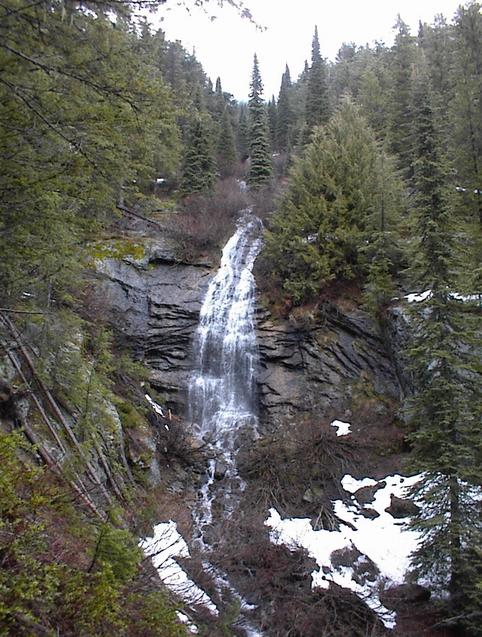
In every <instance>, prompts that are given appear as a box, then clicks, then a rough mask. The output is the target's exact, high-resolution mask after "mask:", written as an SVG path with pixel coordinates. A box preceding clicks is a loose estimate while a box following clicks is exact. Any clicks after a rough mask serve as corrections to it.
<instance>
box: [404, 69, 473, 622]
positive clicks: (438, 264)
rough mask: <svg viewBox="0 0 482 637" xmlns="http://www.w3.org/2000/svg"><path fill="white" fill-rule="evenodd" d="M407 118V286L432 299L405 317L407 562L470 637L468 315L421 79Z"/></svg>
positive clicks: (426, 85)
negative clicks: (410, 140) (410, 337)
mask: <svg viewBox="0 0 482 637" xmlns="http://www.w3.org/2000/svg"><path fill="white" fill-rule="evenodd" d="M413 113H414V120H413V121H414V131H413V133H414V162H413V169H414V179H413V181H414V185H415V188H416V190H415V196H414V199H415V200H414V207H415V215H416V236H417V240H416V245H415V246H414V259H413V266H412V268H411V271H412V276H413V277H414V280H415V282H416V283H417V284H418V285H419V286H421V287H422V288H423V289H427V288H428V289H430V290H431V292H430V294H429V296H428V297H427V298H426V299H425V300H424V301H423V306H422V307H423V309H422V310H421V309H420V307H416V308H415V310H414V311H413V313H412V317H413V328H414V334H415V336H414V341H413V343H412V346H411V348H410V350H409V355H410V358H411V361H412V370H413V375H414V385H415V387H416V392H415V395H414V396H413V398H412V399H411V401H410V406H409V410H408V413H409V420H410V423H411V426H412V428H413V430H414V433H413V434H412V442H413V453H412V458H413V468H414V469H415V470H416V471H419V472H421V478H420V482H419V483H418V485H417V487H416V491H415V494H414V495H415V496H416V498H417V501H418V503H419V504H422V506H421V508H420V511H419V513H418V515H416V516H415V518H414V520H413V526H414V528H416V529H417V530H418V531H419V532H420V533H421V537H422V540H421V543H420V544H419V547H418V549H417V550H416V552H415V553H414V555H413V561H412V564H413V567H414V569H415V572H416V573H417V575H419V576H423V577H425V578H428V579H429V581H430V582H431V585H432V587H433V588H434V589H435V590H437V591H438V592H439V593H442V592H443V591H444V590H447V589H448V590H449V592H450V595H451V601H452V606H453V610H454V613H455V614H456V615H457V616H458V620H457V622H458V623H459V624H464V625H465V627H466V628H467V629H468V630H469V632H470V631H471V630H472V628H473V627H474V625H475V623H474V625H472V626H471V623H472V620H471V617H472V615H473V612H474V610H476V608H477V605H478V607H479V608H480V601H481V590H482V589H481V579H480V573H481V572H482V571H481V570H480V567H481V566H482V560H481V555H480V551H479V550H478V548H477V547H480V546H481V540H482V527H481V524H480V517H479V513H478V504H477V501H476V497H475V496H476V494H475V486H476V485H480V483H481V475H480V466H481V459H482V458H481V441H480V429H479V426H480V423H479V422H478V418H479V417H480V412H479V416H478V415H477V412H478V411H479V410H480V395H479V394H478V392H477V384H478V382H480V377H479V374H478V373H477V370H476V368H475V366H474V361H473V360H472V359H471V353H472V352H473V336H474V332H473V326H472V319H471V313H470V311H467V308H466V307H465V304H464V303H463V301H461V300H459V299H457V298H456V297H454V295H453V284H454V271H455V270H456V268H455V263H454V260H453V254H454V232H453V220H452V219H451V216H452V210H451V206H450V198H449V196H448V193H447V190H446V186H445V184H446V174H445V173H446V167H445V166H444V160H443V154H442V152H441V144H440V142H439V138H438V131H437V127H436V125H435V117H434V112H433V101H432V97H431V94H430V79H429V76H428V74H427V73H424V72H420V73H419V76H418V77H417V79H416V80H415V88H414V95H413ZM478 396H479V398H478ZM479 619H480V615H479ZM474 621H475V622H477V621H478V620H477V617H475V620H474ZM473 634H476V633H473Z"/></svg>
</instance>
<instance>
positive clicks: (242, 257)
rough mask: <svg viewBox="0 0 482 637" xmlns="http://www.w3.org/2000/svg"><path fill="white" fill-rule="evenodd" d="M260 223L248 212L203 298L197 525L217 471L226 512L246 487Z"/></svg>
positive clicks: (195, 412) (252, 427) (196, 391)
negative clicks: (205, 450)
mask: <svg viewBox="0 0 482 637" xmlns="http://www.w3.org/2000/svg"><path fill="white" fill-rule="evenodd" d="M261 231H262V223H261V221H260V220H259V219H258V218H257V217H255V216H254V215H252V214H250V213H247V214H245V215H244V216H243V217H241V219H240V220H239V221H238V226H237V230H236V232H235V233H234V235H233V236H232V237H231V239H230V240H229V241H228V242H227V244H226V246H225V247H224V250H223V255H222V259H221V265H220V267H219V270H218V272H217V274H216V276H215V277H214V279H213V280H212V281H211V283H210V285H209V288H208V291H207V294H206V297H205V299H204V302H203V305H202V308H201V313H200V321H199V327H198V330H197V333H196V338H195V346H196V351H197V364H196V371H195V372H194V374H193V377H192V379H191V382H190V385H189V409H190V417H191V422H192V423H193V426H194V429H195V431H197V433H198V435H199V436H201V437H202V438H203V439H204V440H205V441H206V442H208V443H209V444H210V445H211V446H212V448H213V451H214V456H215V458H213V459H212V460H211V462H210V466H209V472H208V480H207V482H206V484H205V485H204V487H203V490H202V493H201V501H200V507H199V512H198V520H197V526H198V531H199V532H200V534H201V535H202V527H204V526H205V525H207V524H209V523H210V522H211V504H212V499H213V497H214V494H212V493H211V491H212V489H211V486H212V484H213V481H214V475H215V472H216V471H217V474H218V475H219V474H220V473H221V472H222V474H223V476H225V477H226V478H227V480H225V484H224V485H223V489H222V497H223V499H224V503H223V509H224V514H225V515H229V513H230V512H231V510H232V506H233V502H232V500H233V493H234V492H236V490H237V489H242V488H243V483H242V481H241V480H240V478H239V477H238V476H237V471H236V463H235V456H236V447H237V440H238V434H239V433H240V432H241V431H242V432H243V433H245V432H247V431H251V432H252V434H253V435H256V424H257V418H256V365H257V348H256V336H255V331H254V324H253V310H254V301H255V298H254V293H255V283H254V277H253V273H252V270H253V265H254V261H255V259H256V257H257V255H258V253H259V251H260V249H261V245H262V238H261Z"/></svg>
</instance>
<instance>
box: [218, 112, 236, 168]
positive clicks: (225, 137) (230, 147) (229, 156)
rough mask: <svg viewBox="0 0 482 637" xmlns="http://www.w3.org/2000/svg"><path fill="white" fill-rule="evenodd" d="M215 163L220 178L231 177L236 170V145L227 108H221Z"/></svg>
mask: <svg viewBox="0 0 482 637" xmlns="http://www.w3.org/2000/svg"><path fill="white" fill-rule="evenodd" d="M217 150H218V152H217V164H218V170H219V175H220V176H221V177H222V178H225V177H232V176H233V175H234V173H235V171H236V160H237V157H236V146H235V141H234V131H233V126H232V124H231V115H230V113H229V110H228V108H227V107H226V108H225V109H224V110H223V113H222V117H221V127H220V131H219V139H218V149H217Z"/></svg>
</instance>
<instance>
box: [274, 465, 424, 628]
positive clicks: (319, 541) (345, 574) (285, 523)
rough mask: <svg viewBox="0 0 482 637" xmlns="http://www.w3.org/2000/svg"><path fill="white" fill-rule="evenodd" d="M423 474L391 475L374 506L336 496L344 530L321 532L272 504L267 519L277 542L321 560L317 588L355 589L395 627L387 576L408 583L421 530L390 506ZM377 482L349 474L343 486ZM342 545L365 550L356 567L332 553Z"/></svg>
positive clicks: (315, 579)
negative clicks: (385, 589)
mask: <svg viewBox="0 0 482 637" xmlns="http://www.w3.org/2000/svg"><path fill="white" fill-rule="evenodd" d="M419 479H420V476H411V477H409V478H407V477H404V476H400V475H393V476H387V477H386V478H384V480H383V481H384V482H385V483H386V484H385V486H383V487H382V488H379V489H378V490H377V491H376V492H375V496H374V501H373V502H371V503H369V504H368V505H364V506H363V505H359V504H358V502H357V501H356V500H355V499H354V498H353V497H352V499H351V502H350V503H349V504H346V503H345V502H343V501H342V500H336V501H334V503H333V504H334V509H335V513H336V515H337V516H338V518H339V520H340V522H341V524H340V529H339V530H338V531H326V530H323V529H322V530H319V531H315V530H314V529H313V528H312V526H311V522H310V520H309V519H302V518H292V519H285V520H282V519H281V517H280V515H279V513H278V512H277V511H276V509H270V516H269V518H268V519H267V520H266V522H265V524H266V525H267V526H269V527H270V528H271V529H272V532H271V540H272V541H273V542H275V543H277V544H286V545H287V546H288V547H292V548H295V547H302V548H305V549H306V550H307V551H308V552H309V554H310V555H311V556H312V557H313V558H314V559H315V560H316V562H317V563H318V566H319V570H317V571H314V572H313V573H312V579H313V587H319V588H328V587H329V585H330V582H334V583H336V584H338V585H339V586H343V587H344V588H348V589H350V590H352V591H353V592H354V593H356V594H357V595H358V596H359V597H360V598H361V599H363V600H364V601H365V602H366V603H367V604H368V606H370V608H372V609H373V610H374V611H375V612H377V613H378V615H379V617H380V619H381V620H382V621H383V623H384V624H385V626H386V627H387V628H393V627H394V626H395V613H393V612H392V611H389V610H388V609H387V608H385V607H384V606H382V604H381V603H380V600H379V589H380V587H381V586H382V585H384V584H386V583H387V580H388V583H390V582H391V583H394V584H401V583H402V582H403V580H404V576H405V573H406V571H407V569H408V566H409V556H410V554H411V553H412V551H414V550H415V548H416V547H417V545H418V541H419V535H418V534H417V533H415V532H414V531H411V530H409V529H407V528H406V524H405V523H406V521H407V520H397V519H395V518H393V517H392V516H391V515H390V514H389V513H387V512H386V511H385V509H386V508H387V507H389V506H390V496H391V495H392V494H393V495H395V496H397V497H402V498H403V497H406V491H407V488H408V487H411V486H412V485H414V484H415V483H416V482H417V481H418V480H419ZM376 484H379V483H377V481H376V480H374V479H372V478H363V479H362V480H356V479H355V478H353V477H352V476H349V475H346V476H344V477H343V479H342V485H343V488H344V489H345V491H347V492H348V493H355V491H357V490H358V489H360V488H361V487H367V486H374V485H376ZM363 508H367V509H373V510H375V511H376V512H377V513H378V517H375V518H368V517H365V516H363V514H362V510H363ZM343 522H346V523H347V524H343ZM349 525H353V527H354V528H352V527H351V526H349ZM341 549H346V550H349V551H353V550H354V549H356V550H357V551H359V553H361V555H359V557H358V558H357V560H356V562H355V564H353V565H352V566H340V565H335V564H334V563H333V560H332V553H333V551H337V550H341ZM372 563H373V564H374V565H375V566H376V567H377V569H378V571H379V572H378V573H377V572H376V570H375V569H373V564H372Z"/></svg>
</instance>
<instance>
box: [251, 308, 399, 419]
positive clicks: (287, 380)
mask: <svg viewBox="0 0 482 637" xmlns="http://www.w3.org/2000/svg"><path fill="white" fill-rule="evenodd" d="M258 343H259V349H260V367H261V369H260V377H259V387H260V404H261V410H262V415H263V420H265V421H272V422H275V421H277V420H278V419H280V418H281V419H290V418H293V417H295V416H299V414H300V413H301V414H302V413H303V412H305V413H310V412H311V413H313V412H314V413H316V414H317V415H318V416H320V417H322V416H323V415H326V414H328V413H330V412H331V413H332V412H333V411H334V410H337V411H339V412H340V413H342V412H343V411H344V410H345V409H346V407H347V400H346V399H347V396H349V395H350V392H351V389H350V387H351V386H352V385H353V383H354V382H357V381H359V380H360V379H365V380H367V381H369V382H370V383H371V385H372V387H373V390H374V391H375V392H377V393H379V394H383V395H388V396H391V397H393V398H395V399H398V397H399V395H400V387H399V383H398V378H397V374H396V372H395V369H394V367H393V364H392V362H391V360H390V357H389V355H388V353H387V351H386V348H385V345H384V341H383V339H382V336H381V334H380V332H379V330H378V327H377V325H376V324H375V323H374V321H372V320H371V319H370V317H369V316H368V315H367V314H365V313H363V312H361V311H358V310H355V311H351V312H346V313H345V312H341V311H340V310H339V309H338V308H337V307H336V306H335V305H325V306H324V307H323V310H322V311H320V312H319V314H318V316H316V317H314V319H313V320H312V325H308V326H307V325H306V324H305V325H300V324H299V323H298V322H295V321H290V320H287V321H283V322H274V321H273V320H272V318H271V316H270V315H269V314H268V313H267V312H265V311H260V312H259V320H258Z"/></svg>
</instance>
